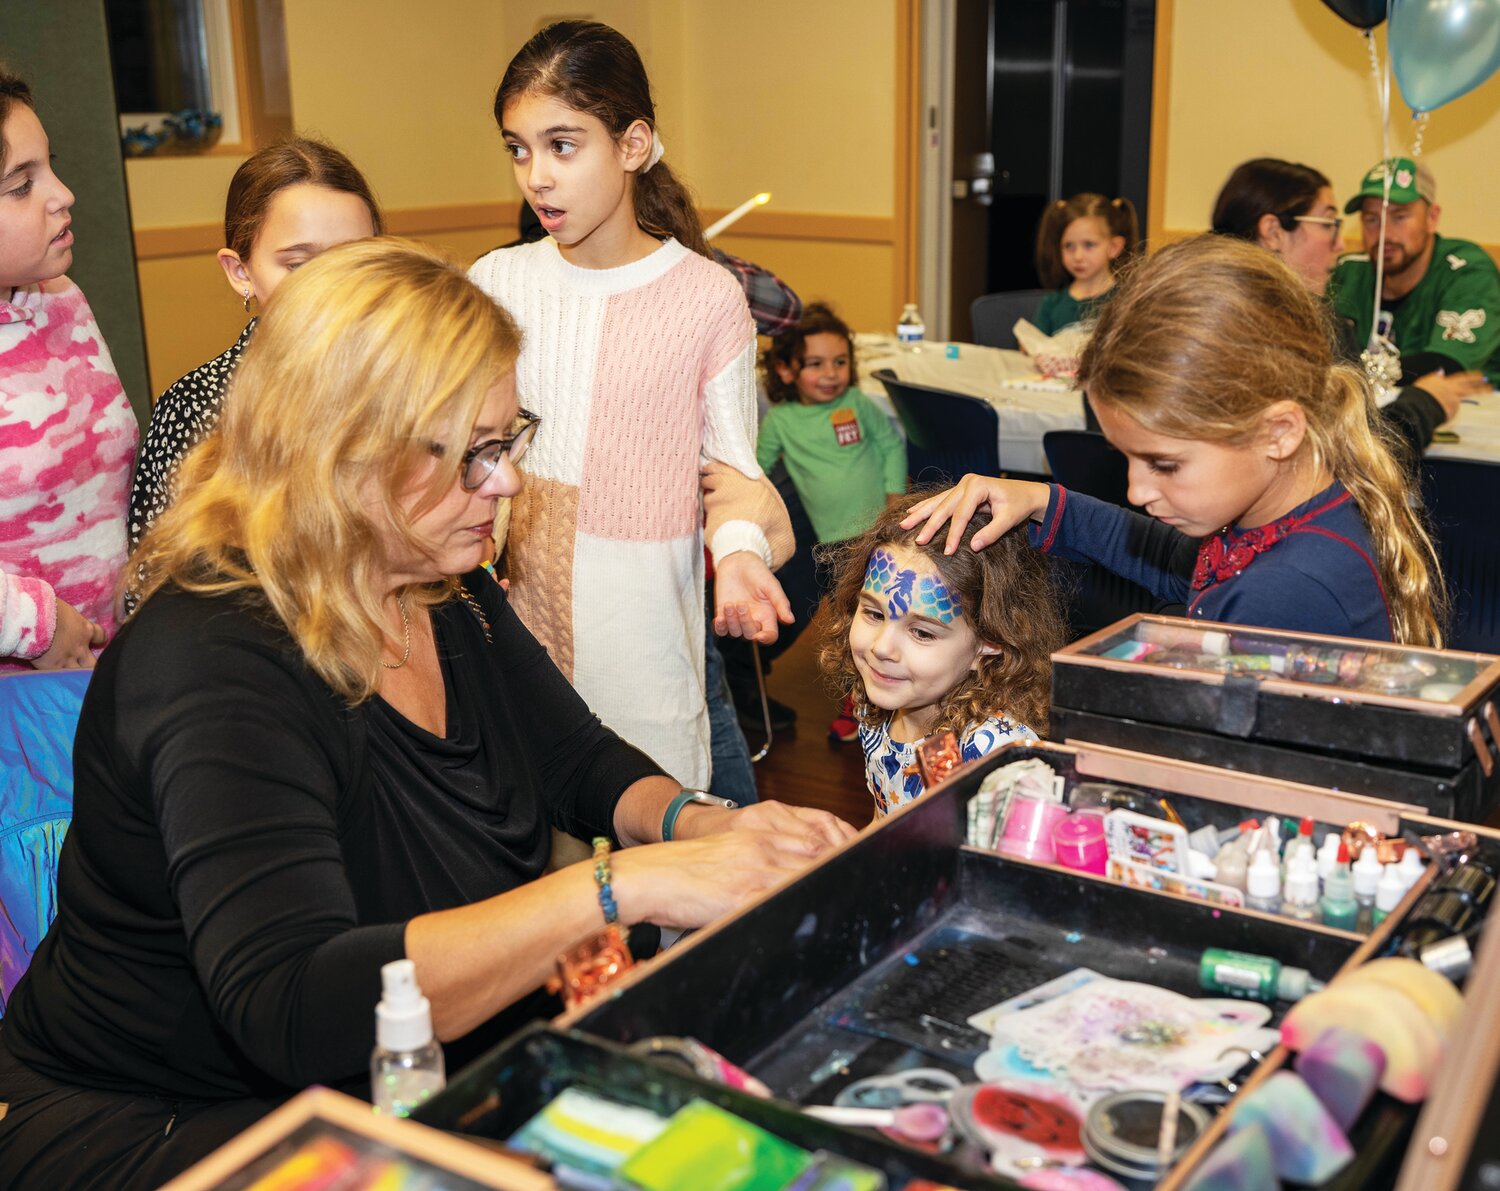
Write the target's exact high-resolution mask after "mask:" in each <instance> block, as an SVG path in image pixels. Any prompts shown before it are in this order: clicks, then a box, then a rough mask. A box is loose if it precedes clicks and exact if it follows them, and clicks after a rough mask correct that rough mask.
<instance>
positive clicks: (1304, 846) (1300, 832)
mask: <svg viewBox="0 0 1500 1191" xmlns="http://www.w3.org/2000/svg"><path fill="white" fill-rule="evenodd" d="M1302 852H1306V853H1307V854H1308V855H1309V856H1311V857H1313V858H1314V859H1316V858H1317V855H1318V845H1317V844H1315V843H1313V821H1312V816H1311V815H1307V816H1304V817H1303V819H1302V822H1301V823H1299V824H1297V847H1296V849H1295V850H1294V851H1293V852H1292V855H1293V856H1296V855H1298V854H1299V853H1302Z"/></svg>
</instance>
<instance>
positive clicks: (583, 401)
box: [469, 238, 790, 787]
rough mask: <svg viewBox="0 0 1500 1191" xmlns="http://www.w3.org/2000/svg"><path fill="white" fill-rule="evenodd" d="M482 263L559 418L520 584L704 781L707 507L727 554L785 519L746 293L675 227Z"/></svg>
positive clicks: (624, 731) (588, 677)
mask: <svg viewBox="0 0 1500 1191" xmlns="http://www.w3.org/2000/svg"><path fill="white" fill-rule="evenodd" d="M469 275H470V277H471V278H472V279H473V280H474V282H475V283H476V284H478V285H479V286H480V288H482V289H483V290H484V291H485V292H486V293H488V294H489V295H490V296H491V297H493V298H494V299H495V300H496V301H498V302H499V303H500V304H501V305H502V306H504V307H505V308H506V309H507V310H508V311H510V313H511V314H512V315H513V316H514V317H515V319H516V321H517V322H518V323H519V324H520V326H521V330H522V332H523V334H524V337H525V341H524V344H523V346H522V351H521V359H520V363H519V365H518V367H517V384H518V389H519V393H520V399H521V404H522V405H523V406H525V407H526V408H527V409H530V410H531V411H533V412H534V413H537V414H539V415H541V418H542V424H541V427H540V429H539V430H538V432H537V437H536V441H535V442H534V443H533V444H532V447H531V450H530V452H529V453H528V454H527V456H526V461H525V468H524V470H525V472H526V485H525V488H524V489H523V490H522V492H521V494H520V496H518V497H517V498H516V499H515V501H514V506H513V508H512V510H511V514H510V525H509V534H508V540H507V552H508V553H507V567H508V573H509V576H510V581H511V589H510V590H511V599H512V600H513V601H514V602H515V605H516V609H517V611H518V612H519V613H520V615H521V618H522V620H523V621H525V623H526V625H527V626H528V627H529V628H530V629H531V631H532V632H533V633H535V634H536V636H537V637H538V638H539V639H540V640H541V641H542V643H543V644H544V645H545V646H546V647H547V650H548V652H549V653H550V654H551V655H552V658H553V660H554V661H555V662H556V663H557V666H558V668H559V669H561V670H562V672H563V673H564V674H565V675H567V676H568V678H569V680H570V681H571V682H572V683H573V685H574V686H575V687H576V688H577V690H578V692H579V693H580V694H581V695H582V696H583V698H584V700H585V702H587V703H588V705H589V706H590V707H591V708H593V710H594V711H595V712H596V713H597V714H598V716H599V718H600V719H602V720H603V721H604V723H605V724H607V725H608V726H609V727H611V728H613V729H614V730H615V731H616V732H617V733H619V734H620V735H621V736H622V737H624V738H625V739H626V740H627V741H629V742H630V743H631V744H634V745H635V746H636V747H637V748H639V749H641V750H642V751H644V752H646V753H647V754H649V755H650V756H652V757H653V758H655V760H656V761H657V762H658V763H659V764H660V765H661V766H662V767H663V768H664V769H666V770H667V772H669V773H670V774H672V776H673V777H675V778H676V779H677V780H679V781H681V782H682V783H683V784H685V785H689V786H700V787H701V786H706V785H707V783H708V778H709V733H708V715H707V712H706V704H705V698H704V680H703V631H704V626H703V590H704V589H703V584H704V566H703V542H704V533H705V525H704V522H705V515H706V517H707V540H708V543H709V547H710V550H711V552H712V554H713V557H714V559H715V560H716V561H717V560H718V559H721V558H723V557H725V556H726V555H728V554H732V553H734V552H735V551H738V550H747V549H748V550H754V551H755V552H756V553H757V554H759V555H760V556H761V557H762V558H763V559H764V560H765V561H766V563H767V565H775V562H776V559H775V558H774V557H773V554H772V546H773V542H772V541H769V540H768V534H767V532H766V530H765V528H763V527H765V526H767V525H774V524H777V523H778V518H779V523H781V524H785V522H786V512H785V509H784V508H782V507H781V505H780V501H779V498H777V497H776V495H775V490H774V488H772V487H771V486H770V484H769V483H767V482H766V481H765V479H764V476H763V474H762V473H761V471H760V469H759V468H758V467H757V466H756V462H755V413H756V409H755V329H754V325H753V324H752V322H751V319H750V313H749V310H748V308H747V307H746V305H745V297H744V293H743V291H742V290H741V289H740V287H739V285H738V284H737V283H736V282H735V279H734V278H733V277H732V276H731V275H730V274H729V273H728V272H726V271H725V270H724V269H723V268H722V267H721V266H719V265H717V264H715V263H714V262H713V261H711V260H708V259H707V258H705V257H701V256H698V255H697V254H696V253H693V252H691V251H689V250H688V249H686V248H684V247H682V246H681V245H680V244H678V243H677V242H676V241H675V240H668V241H666V242H665V243H664V244H662V246H661V247H660V248H658V249H657V250H656V251H655V252H653V253H651V254H650V255H649V256H647V257H645V258H644V259H642V260H639V261H635V262H633V263H631V264H628V265H624V266H621V267H619V268H615V269H581V268H578V267H577V266H575V265H570V264H569V263H568V262H567V261H565V260H564V259H563V257H562V254H561V253H560V252H559V250H558V247H557V244H556V242H555V241H553V240H551V239H550V238H549V239H545V240H541V241H538V242H537V243H534V244H526V245H522V246H520V247H516V248H505V249H500V250H498V251H496V252H492V253H490V254H489V255H487V256H485V257H482V258H481V259H480V260H479V261H478V262H476V263H475V265H474V267H473V269H472V270H470V274H469ZM735 472H738V473H740V474H739V475H738V476H735V475H734V474H733V473H735ZM726 479H727V480H728V481H729V482H725V481H726ZM747 481H754V482H755V483H749V482H747ZM784 539H785V540H784V541H783V542H782V543H781V545H782V547H783V548H782V549H778V550H777V552H776V553H777V554H783V553H784V552H785V549H784V548H785V547H786V546H789V545H790V530H789V529H787V530H786V531H785V535H784Z"/></svg>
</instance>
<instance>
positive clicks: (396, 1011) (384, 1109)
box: [370, 959, 448, 1117]
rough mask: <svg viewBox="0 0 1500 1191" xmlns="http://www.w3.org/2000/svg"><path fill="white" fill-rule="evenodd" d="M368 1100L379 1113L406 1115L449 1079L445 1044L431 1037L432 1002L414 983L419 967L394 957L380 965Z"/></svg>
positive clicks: (440, 1088)
mask: <svg viewBox="0 0 1500 1191" xmlns="http://www.w3.org/2000/svg"><path fill="white" fill-rule="evenodd" d="M380 984H381V998H380V1004H378V1005H376V1006H375V1050H374V1051H373V1052H372V1053H371V1055H370V1100H371V1102H372V1103H373V1104H374V1105H375V1111H376V1112H377V1113H384V1114H385V1115H387V1116H393V1117H406V1116H410V1115H411V1114H412V1111H413V1110H414V1109H416V1108H417V1107H418V1105H420V1104H422V1103H423V1102H424V1101H426V1100H428V1099H430V1098H431V1097H433V1096H435V1095H437V1093H438V1092H441V1091H442V1090H443V1086H444V1085H445V1084H446V1083H447V1082H448V1078H447V1074H446V1072H445V1071H444V1069H443V1048H442V1047H441V1046H439V1045H438V1042H437V1039H436V1038H434V1037H433V1036H432V1006H431V1005H430V1004H428V1001H427V998H426V997H424V996H423V995H422V990H421V989H420V988H419V987H418V986H417V968H416V965H415V964H413V963H412V962H411V960H409V959H398V960H395V961H394V962H392V963H388V964H386V965H385V966H384V967H383V968H381V969H380Z"/></svg>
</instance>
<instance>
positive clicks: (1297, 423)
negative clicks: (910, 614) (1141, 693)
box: [905, 236, 1443, 645]
mask: <svg viewBox="0 0 1500 1191" xmlns="http://www.w3.org/2000/svg"><path fill="white" fill-rule="evenodd" d="M1079 380H1080V383H1081V384H1082V386H1083V388H1084V389H1085V390H1086V392H1087V393H1088V397H1089V401H1090V402H1091V403H1092V405H1093V407H1094V411H1095V413H1096V414H1097V415H1098V418H1099V424H1100V427H1101V428H1102V429H1103V431H1104V434H1105V436H1106V437H1107V438H1108V439H1109V440H1110V442H1111V443H1112V444H1113V445H1114V446H1115V447H1117V448H1118V449H1119V450H1120V451H1122V452H1123V453H1124V454H1125V456H1126V458H1127V459H1128V460H1129V465H1130V489H1129V499H1130V502H1131V503H1132V504H1134V505H1137V506H1139V507H1141V508H1144V509H1145V511H1146V512H1147V513H1148V514H1150V516H1142V515H1141V514H1139V513H1135V512H1131V511H1130V510H1128V509H1124V508H1120V507H1118V506H1115V505H1111V504H1107V503H1104V502H1102V501H1098V500H1093V499H1091V498H1089V497H1087V496H1083V495H1081V494H1080V493H1076V492H1069V491H1068V490H1067V489H1064V488H1061V487H1059V486H1057V485H1052V484H1037V483H1024V482H1018V481H1012V480H997V479H993V478H990V477H987V476H965V477H964V479H963V480H962V482H960V483H959V484H958V486H957V487H954V488H951V489H949V490H948V491H947V492H945V493H942V494H940V495H939V496H936V497H933V498H931V499H930V500H927V501H924V502H923V503H922V504H919V505H917V506H915V507H914V508H913V509H912V511H911V514H910V516H908V518H907V520H906V522H905V524H906V525H908V526H914V525H917V524H918V523H920V522H921V521H922V520H923V519H926V525H925V526H924V527H923V530H922V533H921V534H920V535H919V537H918V539H917V540H918V541H926V540H929V539H930V538H931V537H932V536H933V535H935V534H936V532H937V531H938V529H939V527H941V526H942V525H943V524H944V523H945V522H951V524H950V526H949V529H948V535H947V542H946V547H945V548H946V551H947V552H948V553H950V554H951V553H952V552H953V551H954V550H956V549H957V548H958V546H959V544H960V542H961V541H962V539H963V536H964V532H965V529H966V527H967V525H968V521H969V518H970V517H971V516H972V515H973V513H974V512H975V510H977V509H979V508H981V507H986V506H987V507H989V509H990V510H991V512H992V515H993V519H992V520H991V521H990V523H989V525H988V526H986V527H984V528H983V529H981V530H980V531H979V532H977V533H975V534H974V535H973V536H972V538H971V539H970V545H971V546H972V547H973V548H974V549H976V550H978V549H981V548H983V547H984V546H986V545H987V544H988V543H989V542H991V541H993V540H995V539H996V538H997V537H998V536H999V535H1000V534H1002V533H1004V532H1005V530H1007V529H1009V528H1010V527H1012V526H1014V525H1017V524H1019V523H1021V522H1022V521H1024V520H1026V519H1027V518H1030V519H1031V520H1032V521H1033V522H1035V524H1034V525H1033V526H1032V527H1031V539H1032V542H1033V543H1034V544H1035V545H1036V546H1038V547H1039V548H1041V549H1043V550H1047V551H1050V552H1053V553H1056V554H1060V555H1062V556H1063V557H1066V558H1072V559H1076V560H1079V561H1084V562H1094V563H1098V564H1100V565H1102V566H1105V567H1107V568H1108V569H1110V570H1112V571H1114V572H1115V573H1116V574H1119V575H1121V576H1123V577H1125V578H1127V579H1131V580H1133V581H1135V582H1137V583H1139V584H1141V585H1142V586H1144V587H1146V588H1147V589H1148V590H1150V591H1152V592H1153V593H1155V594H1156V595H1157V596H1159V597H1161V598H1163V599H1167V600H1174V601H1178V602H1181V603H1183V604H1186V605H1187V608H1188V614H1189V615H1190V616H1193V617H1202V618H1204V619H1206V620H1217V621H1227V622H1229V623H1231V624H1246V625H1260V626H1265V627H1270V628H1282V629H1292V630H1297V631H1302V632H1312V633H1328V634H1334V635H1338V636H1348V637H1365V638H1370V639H1373V640H1379V641H1392V640H1393V641H1398V642H1402V643H1405V644H1420V645H1438V644H1441V640H1442V634H1441V629H1440V628H1439V613H1440V612H1441V609H1442V604H1443V595H1442V584H1441V579H1440V576H1439V571H1438V564H1437V559H1436V556H1435V554H1434V552H1433V547H1432V542H1431V540H1430V539H1429V537H1428V536H1427V534H1426V532H1425V530H1424V529H1423V527H1422V523H1421V521H1420V519H1419V517H1418V516H1417V514H1416V513H1415V512H1414V511H1413V506H1412V503H1411V501H1410V499H1409V493H1408V490H1407V481H1406V477H1405V474H1404V472H1403V470H1402V469H1401V468H1400V467H1398V466H1397V464H1396V461H1395V459H1394V458H1393V457H1392V455H1391V453H1390V451H1389V449H1388V446H1387V444H1386V442H1385V441H1384V440H1383V439H1382V438H1381V437H1379V431H1378V430H1375V429H1372V427H1371V420H1370V417H1369V409H1370V405H1371V402H1372V400H1373V398H1372V395H1371V392H1370V389H1369V387H1368V385H1367V384H1366V382H1365V380H1364V378H1363V376H1362V375H1361V374H1360V373H1359V372H1358V371H1357V370H1356V369H1354V368H1352V367H1350V366H1348V365H1345V364H1342V363H1339V362H1338V361H1337V359H1336V358H1335V356H1334V351H1333V341H1332V337H1331V333H1330V331H1329V329H1328V326H1327V316H1326V314H1325V313H1324V312H1323V310H1322V309H1321V308H1320V306H1319V304H1318V303H1317V302H1316V301H1315V300H1314V298H1313V297H1312V296H1310V295H1309V294H1308V293H1307V291H1306V288H1305V287H1304V286H1302V285H1300V284H1299V283H1298V281H1297V278H1296V277H1295V276H1294V275H1293V274H1292V273H1291V271H1290V270H1288V269H1287V267H1286V266H1285V265H1284V264H1282V262H1281V261H1279V260H1277V259H1276V258H1274V257H1272V256H1270V255H1268V254H1266V253H1264V252H1256V251H1255V249H1254V246H1253V245H1249V244H1244V243H1241V242H1239V241H1235V240H1230V239H1227V238H1225V237H1216V236H1205V237H1201V238H1199V239H1196V240H1189V241H1186V242H1184V243H1181V244H1176V245H1173V246H1172V247H1170V248H1166V249H1163V250H1162V251H1161V252H1159V253H1157V254H1156V255H1155V256H1154V257H1152V258H1151V259H1150V261H1148V262H1146V263H1144V264H1142V265H1141V266H1140V267H1139V268H1138V269H1136V270H1135V271H1134V272H1133V274H1132V275H1131V276H1130V277H1129V279H1128V280H1127V281H1126V282H1125V283H1124V285H1123V287H1122V289H1121V291H1120V292H1119V294H1118V295H1117V296H1116V298H1115V300H1114V301H1113V302H1112V303H1110V305H1109V307H1108V308H1107V309H1106V311H1105V312H1104V314H1103V315H1102V316H1101V318H1100V321H1099V326H1098V329H1097V330H1096V331H1095V333H1094V337H1093V339H1092V341H1091V342H1090V344H1089V346H1088V349H1087V350H1086V351H1085V353H1084V356H1083V360H1082V363H1081V366H1080V372H1079Z"/></svg>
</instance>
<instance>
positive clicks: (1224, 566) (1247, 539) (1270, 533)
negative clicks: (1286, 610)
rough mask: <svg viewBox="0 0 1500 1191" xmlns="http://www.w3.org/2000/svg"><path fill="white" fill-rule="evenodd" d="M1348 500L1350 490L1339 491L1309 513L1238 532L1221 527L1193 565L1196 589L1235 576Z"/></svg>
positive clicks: (1200, 547)
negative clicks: (1275, 546)
mask: <svg viewBox="0 0 1500 1191" xmlns="http://www.w3.org/2000/svg"><path fill="white" fill-rule="evenodd" d="M1348 499H1349V494H1348V493H1347V492H1340V493H1339V494H1338V495H1337V496H1335V497H1334V498H1333V499H1332V500H1330V501H1326V502H1325V503H1323V504H1320V505H1319V506H1318V507H1317V508H1315V509H1313V510H1311V511H1310V512H1306V513H1296V514H1293V513H1288V514H1287V515H1286V516H1285V517H1280V518H1278V519H1277V520H1275V521H1268V522H1266V524H1264V525H1257V526H1256V527H1255V528H1254V529H1247V530H1245V531H1244V532H1243V533H1240V534H1236V533H1235V532H1234V530H1232V529H1222V530H1220V531H1219V532H1218V533H1216V534H1214V536H1213V537H1211V538H1206V539H1205V540H1204V542H1203V545H1201V546H1199V547H1198V564H1197V566H1195V567H1194V568H1193V590H1194V591H1202V590H1203V589H1204V588H1205V587H1209V586H1211V585H1213V584H1215V583H1223V582H1224V580H1226V579H1232V578H1233V577H1234V576H1236V575H1238V574H1239V573H1240V572H1241V571H1243V570H1244V569H1245V568H1246V567H1248V566H1249V565H1250V564H1251V563H1252V562H1254V561H1255V557H1256V555H1258V554H1264V553H1265V552H1266V551H1267V550H1269V549H1270V548H1271V547H1272V546H1274V545H1276V543H1277V542H1279V541H1281V539H1282V538H1284V537H1286V536H1287V535H1288V534H1292V533H1295V532H1296V531H1297V530H1299V529H1301V528H1302V527H1303V526H1304V525H1306V524H1307V523H1308V522H1309V521H1314V520H1316V519H1317V518H1319V517H1321V516H1322V515H1323V514H1324V513H1326V512H1328V511H1329V510H1330V509H1336V508H1338V506H1339V505H1341V504H1343V503H1344V502H1345V501H1346V500H1348Z"/></svg>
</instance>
